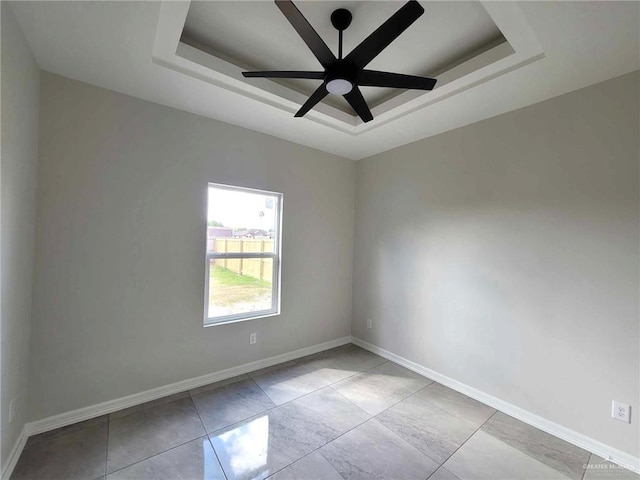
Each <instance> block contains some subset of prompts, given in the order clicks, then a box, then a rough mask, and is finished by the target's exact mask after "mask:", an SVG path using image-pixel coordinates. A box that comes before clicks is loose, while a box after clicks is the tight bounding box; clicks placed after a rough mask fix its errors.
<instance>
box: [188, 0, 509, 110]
mask: <svg viewBox="0 0 640 480" xmlns="http://www.w3.org/2000/svg"><path fill="white" fill-rule="evenodd" d="M298 5H299V8H300V10H301V12H302V14H303V15H304V16H305V17H306V18H307V20H309V22H310V23H311V25H312V26H313V27H314V29H315V30H316V31H317V32H318V34H319V35H320V36H321V37H322V38H323V39H324V41H325V43H326V44H327V45H328V46H329V48H330V49H331V50H332V51H333V52H334V54H335V55H336V56H337V51H338V32H337V30H336V29H335V28H333V26H332V25H331V22H330V16H331V12H333V11H334V10H335V9H337V8H347V9H349V11H351V13H352V15H353V21H352V22H351V25H350V26H349V28H348V29H347V30H346V31H345V33H344V40H343V51H344V54H345V55H346V54H347V53H349V52H350V51H351V50H352V49H353V48H355V47H356V46H357V45H358V44H359V43H360V42H361V41H362V40H364V39H365V38H366V37H367V36H368V35H369V34H370V33H371V32H372V31H373V30H375V28H377V27H378V26H379V25H381V24H382V23H383V22H384V21H385V20H387V19H388V18H389V17H390V16H391V15H393V14H394V13H395V12H396V11H397V10H398V8H399V7H400V6H401V5H402V3H399V2H397V1H395V2H390V1H376V2H375V3H373V2H362V1H360V2H358V1H300V2H299V3H298ZM425 6H426V7H427V10H426V12H425V14H423V15H422V17H420V18H419V19H418V21H417V22H416V23H414V24H413V25H412V26H411V27H410V28H408V29H407V30H406V31H405V32H404V33H403V34H402V35H401V36H400V37H398V38H397V39H396V41H394V42H393V43H392V44H391V45H389V47H387V48H386V49H385V50H383V51H382V53H381V54H380V55H378V56H377V57H376V58H375V59H374V60H373V61H372V62H371V63H370V64H369V65H367V68H368V69H371V70H383V71H388V72H398V73H405V74H409V75H419V76H435V75H436V74H438V73H440V72H442V71H444V70H445V69H446V67H451V66H454V65H457V64H460V63H462V61H463V60H467V59H468V58H469V57H470V56H471V55H472V54H478V53H480V52H483V51H486V50H488V49H489V48H492V47H495V46H496V45H498V44H499V43H502V42H504V41H505V39H504V37H503V36H502V34H501V33H500V30H499V29H498V27H497V26H496V25H495V23H494V22H493V21H492V20H491V17H490V16H489V15H488V14H487V12H486V10H485V9H484V7H483V6H482V4H481V3H480V2H478V1H456V2H429V3H426V2H425ZM452 26H455V28H452ZM182 39H183V41H188V42H189V43H191V44H193V45H196V46H198V47H199V48H203V47H204V48H205V49H206V50H207V51H209V52H212V53H214V54H215V55H217V56H221V57H222V58H225V59H227V60H229V61H230V62H232V63H234V64H235V65H238V66H241V67H243V68H246V69H251V70H311V71H318V70H320V71H322V68H321V66H320V64H319V63H318V61H317V60H316V58H315V57H314V56H313V54H312V53H311V51H310V50H309V48H308V47H307V46H306V45H305V43H304V42H303V41H302V40H301V39H300V37H299V36H298V34H297V33H296V32H295V30H294V29H293V28H292V27H291V25H290V24H289V23H288V21H287V20H286V18H285V17H284V15H282V13H281V12H280V10H279V9H278V8H276V6H275V5H274V4H273V3H272V2H264V1H242V2H238V1H236V2H229V1H226V2H201V1H195V2H191V5H190V6H189V11H188V15H187V18H186V22H185V24H184V31H183V34H182ZM276 81H278V80H276ZM279 82H281V83H283V84H284V85H287V86H292V87H293V88H295V89H296V90H298V91H300V92H302V93H304V94H305V95H307V96H309V95H311V94H312V93H313V92H314V91H315V89H316V88H318V85H320V80H288V81H286V80H284V81H283V80H280V81H279ZM255 84H256V85H259V84H260V83H259V82H256V83H255ZM361 90H362V93H363V95H364V97H365V99H366V100H367V103H368V104H369V106H370V107H371V108H373V107H375V106H376V105H379V104H380V103H382V102H383V101H384V100H386V99H388V98H389V97H392V96H394V94H395V93H396V92H398V91H397V90H394V89H387V88H374V87H362V88H361ZM400 92H402V90H400ZM332 101H333V103H331V102H332ZM325 102H328V103H330V104H333V105H334V106H336V107H337V108H341V109H343V110H345V111H349V112H351V108H350V107H349V105H348V104H347V102H346V101H345V100H344V99H343V98H342V97H341V96H334V95H329V96H327V97H325Z"/></svg>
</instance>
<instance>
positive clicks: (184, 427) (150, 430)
mask: <svg viewBox="0 0 640 480" xmlns="http://www.w3.org/2000/svg"><path fill="white" fill-rule="evenodd" d="M205 433H206V432H205V430H204V427H203V426H202V422H201V421H200V417H199V416H198V412H197V411H196V408H195V406H194V405H193V402H192V401H191V399H189V398H187V399H182V400H177V401H175V402H172V403H168V404H165V405H160V406H157V407H153V408H149V409H147V410H143V411H141V412H137V413H133V414H131V415H127V416H126V417H122V418H117V419H115V420H111V421H110V422H109V453H108V456H107V473H111V472H114V471H116V470H119V469H121V468H123V467H126V466H128V465H131V464H133V463H135V462H138V461H140V460H144V459H145V458H148V457H151V456H153V455H156V454H158V453H161V452H164V451H166V450H168V449H170V448H173V447H176V446H178V445H181V444H183V443H186V442H188V441H190V440H193V439H195V438H198V437H201V436H203V435H204V434H205Z"/></svg>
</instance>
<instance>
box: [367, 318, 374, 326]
mask: <svg viewBox="0 0 640 480" xmlns="http://www.w3.org/2000/svg"><path fill="white" fill-rule="evenodd" d="M372 324H373V321H372V320H371V319H370V318H367V328H371V325H372Z"/></svg>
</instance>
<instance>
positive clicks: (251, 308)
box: [204, 183, 282, 325]
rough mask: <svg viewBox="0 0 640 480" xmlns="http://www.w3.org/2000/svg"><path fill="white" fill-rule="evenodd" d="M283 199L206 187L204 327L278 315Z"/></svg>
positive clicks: (225, 187)
mask: <svg viewBox="0 0 640 480" xmlns="http://www.w3.org/2000/svg"><path fill="white" fill-rule="evenodd" d="M281 212H282V194H281V193H274V192H265V191H261V190H252V189H249V188H242V187H232V186H229V185H219V184H215V183H210V184H209V190H208V203H207V258H206V274H205V302H204V304H205V305H204V306H205V311H204V323H205V325H215V324H219V323H228V322H235V321H239V320H248V319H251V318H257V317H265V316H268V315H277V314H278V313H280V217H281Z"/></svg>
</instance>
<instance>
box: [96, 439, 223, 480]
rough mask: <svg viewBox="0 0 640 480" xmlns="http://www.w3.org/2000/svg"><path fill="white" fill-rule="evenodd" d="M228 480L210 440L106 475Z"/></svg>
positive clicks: (129, 479)
mask: <svg viewBox="0 0 640 480" xmlns="http://www.w3.org/2000/svg"><path fill="white" fill-rule="evenodd" d="M141 478H144V479H147V478H148V479H156V480H176V479H194V480H195V479H198V480H225V477H224V473H223V472H222V467H221V466H220V463H219V462H218V458H217V457H216V454H215V452H214V451H213V447H212V446H211V442H210V441H209V437H206V436H205V437H201V438H197V439H195V440H192V441H190V442H188V443H185V444H184V445H180V446H179V447H175V448H173V449H171V450H169V451H166V452H164V453H160V454H158V455H156V456H153V457H151V458H148V459H146V460H142V461H141V462H138V463H135V464H133V465H131V466H129V467H125V468H123V469H122V470H118V471H117V472H114V473H112V474H110V475H107V480H137V479H141Z"/></svg>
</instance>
